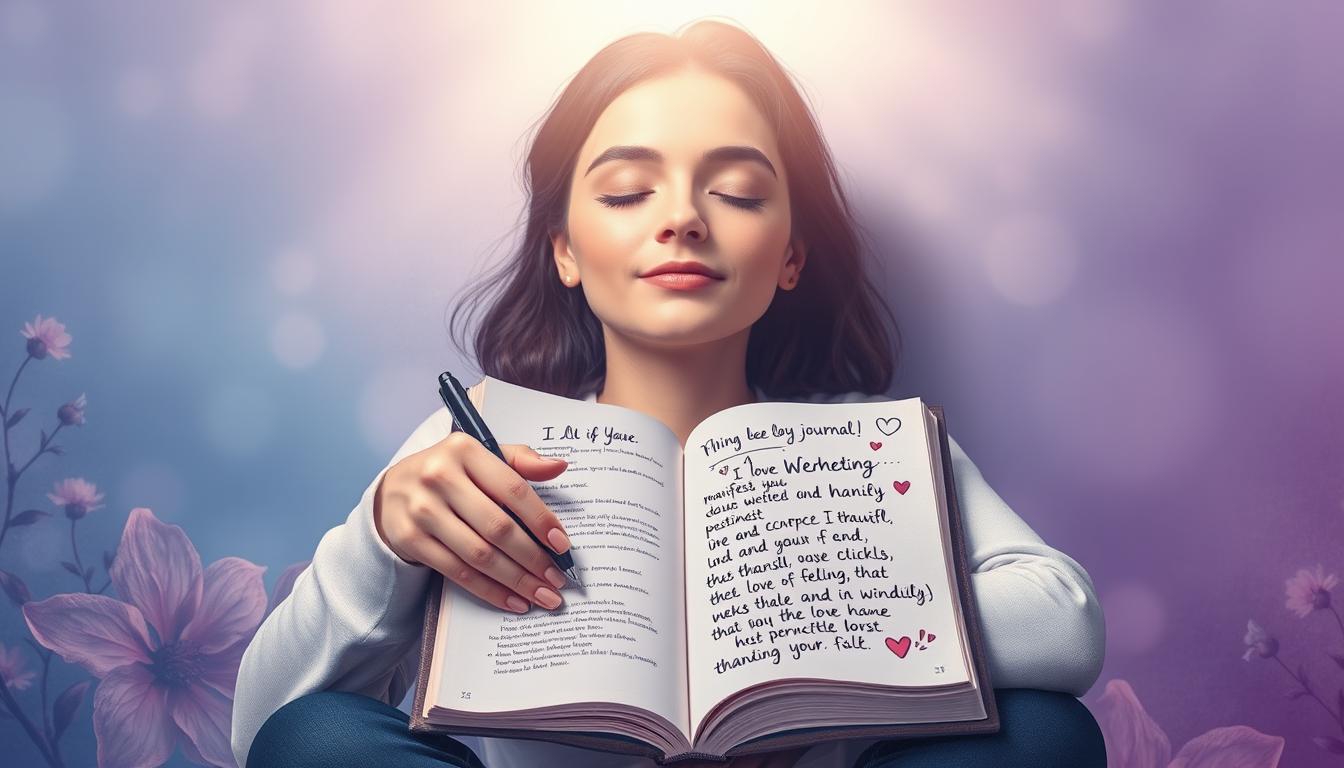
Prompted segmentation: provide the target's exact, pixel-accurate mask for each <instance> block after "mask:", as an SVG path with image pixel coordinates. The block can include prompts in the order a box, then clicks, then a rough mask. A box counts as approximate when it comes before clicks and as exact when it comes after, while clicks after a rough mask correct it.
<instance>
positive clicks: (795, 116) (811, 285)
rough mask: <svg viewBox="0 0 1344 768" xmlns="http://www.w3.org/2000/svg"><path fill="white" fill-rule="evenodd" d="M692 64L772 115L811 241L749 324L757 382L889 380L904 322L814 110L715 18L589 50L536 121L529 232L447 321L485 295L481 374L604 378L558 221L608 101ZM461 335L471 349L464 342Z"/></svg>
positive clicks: (580, 381) (533, 382)
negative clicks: (564, 270)
mask: <svg viewBox="0 0 1344 768" xmlns="http://www.w3.org/2000/svg"><path fill="white" fill-rule="evenodd" d="M687 66H699V67H700V68H702V69H705V70H708V71H710V72H713V73H716V74H718V75H720V76H722V77H725V78H727V79H729V80H731V81H732V82H734V83H736V84H737V85H738V86H739V87H740V88H742V89H743V90H744V91H745V92H746V93H747V94H748V95H749V97H750V98H751V99H752V101H753V102H754V103H755V105H756V107H757V108H758V109H759V110H760V111H761V112H762V114H763V115H764V116H765V118H766V120H767V121H768V123H769V125H770V126H771V127H772V129H773V130H774V134H775V136H776V137H777V139H778V146H779V150H780V154H781V156H782V159H783V162H784V167H785V168H787V169H788V177H789V182H788V183H789V196H790V199H791V203H792V212H793V222H792V226H793V236H794V237H797V238H801V239H802V240H803V243H804V245H805V246H806V249H807V265H806V266H805V267H804V269H803V272H802V274H801V277H800V280H799V282H798V285H797V286H796V287H795V288H794V289H793V290H791V291H776V292H775V297H774V299H773V300H772V301H771V303H770V306H769V308H767V309H766V311H765V313H764V314H763V315H762V316H761V317H760V318H759V319H758V320H757V321H756V322H755V323H754V324H753V326H752V328H751V332H750V335H749V337H748V342H747V360H746V367H747V370H746V375H747V382H748V384H749V385H751V386H759V387H760V388H761V389H762V390H763V391H764V392H765V394H766V395H767V396H769V397H777V398H789V397H797V396H804V397H805V396H809V395H812V394H819V393H834V394H840V393H845V392H851V391H862V392H865V393H868V394H879V393H883V392H885V391H886V389H887V387H888V386H889V385H890V383H891V379H892V375H893V372H894V368H895V365H896V359H897V356H898V355H899V352H900V350H899V344H900V333H899V330H898V328H897V326H896V320H895V318H894V316H893V315H892V313H891V310H890V308H889V307H887V305H886V303H885V302H884V301H883V300H882V297H881V295H880V294H879V293H878V291H877V290H876V288H875V287H874V286H873V283H872V281H871V279H870V277H869V275H868V274H867V272H866V271H865V268H864V264H863V262H862V259H863V254H864V253H865V251H864V250H863V249H862V248H861V247H860V242H859V240H860V239H859V236H858V226H857V224H856V222H855V221H854V216H853V214H852V212H851V210H850V207H849V202H848V200H847V199H846V196H845V194H844V191H843V190H842V189H841V186H840V180H839V178H838V176H837V173H836V169H835V164H834V161H833V160H832V158H831V155H830V151H829V149H828V148H827V146H826V143H825V140H824V139H823V138H822V135H821V132H820V130H819V129H818V127H817V123H816V120H815V118H814V117H813V115H812V112H811V110H810V109H809V108H808V106H807V104H806V103H805V102H804V101H803V98H802V97H801V95H800V93H799V90H798V89H797V88H796V87H795V86H794V84H793V81H792V80H791V79H790V77H789V75H788V74H786V72H785V70H784V69H783V67H782V66H781V65H780V64H779V63H778V62H777V61H776V60H775V58H774V57H773V56H772V55H771V54H770V52H769V51H767V50H766V49H765V47H764V46H763V45H762V44H761V43H760V42H759V41H757V40H756V38H754V37H753V36H752V35H751V34H750V33H748V32H746V31H745V30H743V29H740V28H738V27H736V26H733V25H731V24H727V23H724V22H721V21H717V20H710V19H704V20H700V21H696V22H694V23H692V24H690V25H689V26H687V27H685V28H684V30H682V31H680V32H679V33H678V34H675V35H665V34H660V33H653V32H644V33H638V34H632V35H628V36H626V37H622V38H620V39H618V40H616V41H615V42H612V43H611V44H609V45H607V46H606V47H605V48H603V49H602V50H601V51H599V52H598V53H597V54H596V55H595V56H593V58H592V59H590V60H589V61H588V63H587V64H585V65H584V66H583V68H582V69H580V70H579V72H578V73H577V74H576V75H575V76H574V77H573V79H572V80H571V81H570V82H569V84H568V85H567V86H566V87H565V88H564V89H563V91H562V92H561V93H560V95H559V97H557V98H556V100H555V102H554V103H553V104H552V105H551V108H550V109H549V110H547V112H546V113H545V114H544V115H543V116H542V117H541V118H540V120H539V121H538V124H539V127H538V128H537V130H536V133H535V137H534V139H533V141H532V144H531V146H530V148H529V149H528V152H527V159H526V167H525V170H524V175H523V185H524V189H525V191H526V193H527V207H526V210H525V216H526V224H525V229H524V233H523V237H522V240H521V243H520V245H519V247H518V249H517V250H516V251H515V253H514V255H513V257H512V258H511V259H509V260H507V261H505V262H502V263H501V264H499V265H498V266H497V267H496V268H495V269H494V270H493V271H491V272H488V273H486V274H485V275H483V276H482V277H481V278H480V281H479V283H478V284H477V285H476V286H475V287H474V288H473V289H471V290H468V291H467V292H466V295H465V299H464V300H463V301H462V302H460V303H458V304H457V305H456V306H455V307H454V309H453V313H452V318H451V320H450V324H449V329H450V334H452V335H453V337H454V340H455V341H456V333H455V331H454V330H453V329H454V328H455V327H456V326H457V316H458V313H459V312H460V311H462V310H466V311H467V312H468V313H469V316H470V314H474V312H475V311H476V309H477V308H481V307H484V308H486V313H485V317H484V320H483V321H482V322H481V324H480V325H479V326H478V328H477V330H476V338H475V350H476V359H477V361H478V363H479V364H480V368H481V371H482V373H484V374H486V375H488V376H493V377H495V378H498V379H502V380H505V381H509V382H511V383H515V384H518V385H520V386H524V387H529V388H531V389H537V390H541V391H545V392H550V393H552V394H558V395H564V396H566V397H573V398H580V397H584V396H586V395H587V393H589V392H591V391H593V390H595V389H598V388H599V387H600V386H601V385H602V382H603V380H604V379H605V376H606V350H605V343H604V341H603V336H602V324H601V321H599V320H598V318H597V316H596V315H594V314H593V311H592V309H591V308H590V307H589V306H588V301H587V299H586V298H585V297H584V295H583V291H582V290H574V289H572V288H567V287H565V286H564V285H563V284H562V283H561V282H560V281H559V280H558V279H556V276H555V268H554V257H553V250H554V249H553V245H552V242H551V234H552V233H554V232H560V231H564V230H565V227H566V221H567V212H568V206H569V184H570V179H571V178H572V175H573V172H574V165H575V163H576V162H577V161H578V153H579V149H580V148H581V147H582V145H583V143H584V141H586V140H587V138H588V135H589V133H590V132H591V130H592V127H593V125H594V124H595V123H596V122H597V119H598V117H599V116H600V115H601V114H602V112H603V110H605V109H606V107H607V105H608V104H610V103H611V102H612V101H613V100H614V99H615V98H616V97H617V96H618V95H620V94H621V93H622V92H623V91H625V90H626V89H627V88H630V87H631V86H633V85H634V84H636V83H638V82H640V81H642V80H646V79H649V78H653V77H657V76H659V75H662V74H665V73H669V72H675V71H678V70H680V69H682V68H684V67H687ZM491 294H494V296H493V298H492V297H491ZM884 320H885V321H887V322H889V326H888V324H887V323H884ZM457 346H458V349H459V350H462V344H461V343H458V344H457Z"/></svg>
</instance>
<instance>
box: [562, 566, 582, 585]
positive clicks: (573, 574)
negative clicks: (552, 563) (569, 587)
mask: <svg viewBox="0 0 1344 768" xmlns="http://www.w3.org/2000/svg"><path fill="white" fill-rule="evenodd" d="M565 575H566V576H568V577H569V580H570V581H572V582H574V583H575V584H578V585H579V586H580V587H582V586H583V582H582V581H579V576H578V572H577V571H576V570H575V569H574V568H573V567H572V566H571V567H569V568H566V569H565Z"/></svg>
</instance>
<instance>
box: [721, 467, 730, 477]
mask: <svg viewBox="0 0 1344 768" xmlns="http://www.w3.org/2000/svg"><path fill="white" fill-rule="evenodd" d="M719 474H720V475H726V474H728V468H727V467H719Z"/></svg>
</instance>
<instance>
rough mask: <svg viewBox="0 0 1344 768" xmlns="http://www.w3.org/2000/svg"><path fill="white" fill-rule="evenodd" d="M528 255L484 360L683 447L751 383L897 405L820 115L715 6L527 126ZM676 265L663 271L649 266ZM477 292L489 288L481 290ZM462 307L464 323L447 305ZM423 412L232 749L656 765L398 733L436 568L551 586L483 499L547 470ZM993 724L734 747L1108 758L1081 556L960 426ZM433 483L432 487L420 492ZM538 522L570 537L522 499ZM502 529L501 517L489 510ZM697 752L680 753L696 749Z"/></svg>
mask: <svg viewBox="0 0 1344 768" xmlns="http://www.w3.org/2000/svg"><path fill="white" fill-rule="evenodd" d="M527 182H528V191H529V193H530V198H529V201H528V208H527V228H526V231H525V234H524V238H523V241H522V245H521V248H520V249H519V250H518V252H517V253H516V255H515V257H514V258H513V260H512V261H510V262H508V263H506V264H505V265H504V266H503V268H502V273H501V274H496V275H493V276H490V277H489V282H488V283H486V284H485V287H487V288H498V289H499V290H498V294H497V295H496V296H495V297H494V301H493V302H492V303H486V302H480V303H479V306H488V307H489V311H488V312H487V313H486V315H485V317H484V319H483V320H482V322H481V323H480V324H479V330H478V332H477V335H476V343H475V351H476V356H477V359H478V361H479V363H480V366H481V369H482V370H483V371H484V372H485V373H486V374H488V375H490V376H493V377H496V378H500V379H504V380H507V381H511V382H515V383H518V384H521V385H523V386H527V387H531V388H534V389H539V390H545V391H548V392H552V393H556V394H561V395H566V396H569V397H575V398H584V399H588V400H596V401H597V402H602V403H615V404H618V405H622V406H625V407H628V408H632V409H635V410H639V411H642V412H644V413H646V414H649V415H650V416H653V417H655V418H657V419H659V420H660V421H662V422H663V423H664V424H666V425H667V426H668V427H669V428H671V429H672V430H673V432H675V433H676V434H677V436H678V438H679V439H680V440H681V442H682V444H683V445H684V444H685V440H686V436H687V434H688V433H689V432H690V430H691V427H692V426H693V425H694V424H696V423H697V422H698V421H700V420H701V419H702V418H704V417H706V416H708V415H709V414H712V413H714V412H716V411H720V410H722V409H724V408H728V407H731V406H734V405H740V404H743V403H749V402H756V401H761V400H798V401H812V402H834V401H854V400H876V399H885V398H886V395H885V394H883V393H884V392H885V391H886V389H887V388H888V386H889V385H890V383H891V377H892V373H893V368H894V351H893V350H894V349H895V348H896V346H897V345H896V338H897V335H896V333H895V325H894V323H891V324H890V326H889V325H888V324H887V323H886V322H884V321H889V320H890V318H891V315H890V312H889V310H887V308H886V306H885V305H884V304H883V302H882V300H881V297H880V296H879V295H878V294H877V292H876V291H875V290H874V288H873V286H872V284H871V283H870V281H869V279H868V278H867V276H866V275H865V272H864V267H863V264H862V260H861V255H862V254H861V249H860V246H859V241H858V237H857V236H856V226H855V224H854V222H853V221H852V219H851V215H850V212H849V209H848V205H847V202H846V199H845V196H844V194H843V192H842V190H841V188H840V186H839V183H838V179H837V176H836V173H835V169H834V166H833V164H832V161H831V158H830V155H829V152H828V150H827V148H826V145H825V143H824V141H823V139H822V137H821V135H820V133H819V131H818V129H817V125H816V122H815V120H814V118H813V116H812V115H811V113H810V111H809V110H808V108H807V106H806V105H805V103H804V101H803V100H802V98H801V97H800V95H799V93H798V91H797V90H796V89H795V87H794V86H793V84H792V82H791V80H790V79H789V77H788V76H787V75H786V74H785V72H784V71H783V69H782V68H781V67H780V65H779V64H778V63H777V62H776V61H775V59H774V58H773V57H772V56H771V55H770V54H769V52H768V51H766V50H765V48H763V47H762V46H761V45H760V43H758V42H757V41H756V40H755V39H754V38H753V37H751V36H750V35H749V34H747V33H746V32H744V31H742V30H741V29H739V28H737V27H734V26H732V25H729V24H724V23H720V22H717V21H701V22H697V23H695V24H693V25H691V26H689V27H688V28H687V29H685V30H684V31H683V32H681V33H680V34H678V35H676V36H666V35H660V34H637V35H631V36H629V37H625V38H622V39H620V40H617V41H616V42H614V43H612V44H611V45H609V46H607V47H606V48H604V49H603V50H602V51H600V52H599V53H598V54H597V55H596V56H595V57H594V58H593V59H592V60H591V61H589V62H588V64H587V65H585V66H584V67H583V69H582V70H581V71H580V72H579V73H578V74H577V75H576V76H575V78H574V79H573V81H572V82H571V83H570V84H569V86H568V87H567V88H566V89H565V90H564V92H563V93H562V94H561V96H560V97H559V99H558V101H557V102H556V103H555V104H554V106H553V107H552V109H551V110H550V112H549V114H548V115H547V116H546V118H545V119H544V120H543V121H542V123H541V124H540V127H539V130H538V132H537V134H536V136H535V139H534V141H533V143H532V146H531V149H530V151H529V153H528V157H527ZM660 271H663V272H665V274H661V275H658V276H654V274H655V273H658V272H660ZM468 306H478V304H477V303H476V302H470V303H469V304H468ZM454 320H456V317H455V318H454ZM451 426H452V425H451V418H450V417H449V416H448V414H447V411H446V409H440V410H438V411H437V412H435V413H434V414H432V415H430V416H429V417H428V418H427V419H426V420H425V421H424V422H423V423H422V424H421V425H420V426H419V427H418V428H417V429H416V430H415V431H414V433H412V435H411V436H410V438H409V439H408V440H407V441H406V443H405V445H403V446H402V447H401V449H400V450H399V451H397V453H396V455H394V456H393V457H392V460H391V461H390V462H389V464H388V466H387V467H385V468H384V469H383V470H382V471H381V472H380V473H379V474H378V476H377V477H375V478H374V480H373V482H372V483H371V484H370V485H369V487H368V490H367V491H366V492H365V494H364V496H363V498H362V499H361V500H360V503H359V505H358V506H357V507H356V508H355V509H354V511H352V512H351V514H350V516H349V518H348V519H347V520H346V522H345V523H344V524H343V525H340V526H337V527H336V528H334V529H332V530H331V531H329V532H328V533H327V534H326V535H325V536H324V537H323V539H322V541H321V542H320V543H319V545H318V547H317V552H316V554H315V555H314V557H313V560H312V564H311V565H310V566H309V567H308V569H307V570H306V571H304V573H303V574H302V575H301V576H300V577H299V578H298V580H297V581H296V582H295V585H294V590H293V592H292V593H291V595H290V596H289V598H288V599H286V600H285V601H284V602H283V603H281V604H280V605H279V606H278V607H277V608H276V610H275V611H274V612H273V613H272V614H271V615H270V616H269V617H268V618H267V620H266V622H265V623H264V624H263V625H262V627H261V628H260V630H259V631H258V632H257V634H256V637H255V639H254V640H253V641H252V643H251V645H250V646H249V647H248V649H247V652H246V654H245V655H244V657H243V659H242V665H241V669H240V670H239V675H238V684H237V691H236V694H235V702H234V720H233V734H232V746H233V750H234V753H235V755H236V756H237V759H238V762H239V764H240V765H243V764H244V763H246V765H247V766H248V768H268V767H269V766H282V765H283V766H287V767H289V768H293V767H294V766H305V765H314V766H316V765H322V766H334V765H351V766H354V765H359V766H373V765H397V766H403V767H405V768H419V767H421V766H430V765H436V766H437V765H443V764H445V763H446V764H450V765H462V766H467V765H472V766H476V765H480V764H481V761H484V764H485V765H487V766H490V767H491V768H495V767H496V766H510V767H512V766H532V765H535V766H549V765H570V764H573V765H591V766H608V767H612V768H614V767H616V766H631V767H633V766H651V765H653V763H652V761H650V760H647V759H643V758H638V759H636V758H630V757H628V756H622V755H613V754H608V753H601V752H595V751H590V750H583V749H578V748H574V747H567V746H562V745H555V744H550V743H547V742H540V741H526V740H507V739H495V738H477V737H471V736H465V735H464V736H462V737H461V738H459V739H453V738H448V737H443V736H439V737H426V736H422V735H416V734H411V733H409V731H408V730H407V727H406V720H407V718H406V715H405V714H403V713H401V712H400V711H399V710H397V709H396V708H395V705H396V704H398V703H400V701H401V699H402V698H403V696H404V695H405V693H406V691H407V690H408V689H409V687H410V685H411V683H412V682H413V679H412V677H411V675H413V674H414V670H415V668H416V666H415V665H416V662H417V661H418V656H419V644H418V639H419V637H420V633H421V628H422V626H421V625H422V615H423V614H422V610H423V595H424V590H425V588H426V586H427V584H428V578H429V576H430V574H431V572H432V571H431V569H432V570H433V571H439V572H441V573H443V574H444V575H445V576H446V577H447V578H448V579H450V580H451V581H452V582H454V583H455V584H456V585H457V586H456V588H461V589H465V590H467V591H470V592H471V593H473V594H475V595H477V596H479V597H480V598H482V599H483V600H486V601H488V602H489V603H491V604H493V605H495V606H498V607H499V609H500V610H509V611H525V610H529V609H530V608H531V606H533V605H535V606H538V609H539V610H551V609H554V608H556V607H558V606H559V605H561V602H562V601H561V598H560V596H559V594H558V593H557V592H556V591H555V590H554V589H552V584H551V583H550V582H553V583H554V585H559V584H561V583H562V582H561V581H560V580H559V579H558V578H556V577H557V576H558V574H556V573H551V572H550V571H552V570H553V568H550V565H549V559H548V558H547V557H546V556H545V554H544V553H543V552H542V551H541V549H540V548H539V547H537V546H536V545H535V544H533V543H532V542H531V541H530V539H528V537H527V536H526V535H525V534H524V533H523V531H522V529H521V528H519V527H517V526H516V525H515V526H507V525H498V522H499V519H500V518H501V517H502V513H501V512H500V511H499V509H498V506H497V505H495V503H494V502H493V501H492V498H508V494H509V493H510V492H511V490H517V489H519V488H522V489H523V490H524V492H526V489H527V484H526V483H525V482H523V481H524V480H534V481H541V480H548V479H551V478H554V477H556V476H557V475H558V474H559V473H560V472H562V471H563V469H564V463H563V462H547V461H543V460H542V459H541V458H540V457H539V456H538V455H537V454H536V452H535V451H533V450H532V449H531V448H529V447H528V446H525V445H507V446H504V447H503V448H504V452H505V454H506V456H507V458H508V462H507V463H505V462H502V461H499V460H498V459H497V458H495V457H494V456H493V455H492V454H490V453H489V452H488V451H486V450H485V449H484V448H483V447H482V446H480V445H479V444H478V443H475V442H474V441H472V440H470V439H469V438H467V439H462V438H461V436H452V437H450V436H449V433H450V430H451ZM951 449H952V458H953V471H954V477H955V480H956V485H957V489H958V495H959V499H960V502H961V509H962V510H963V514H964V516H965V522H966V529H967V536H968V542H967V543H968V552H969V555H970V560H971V563H970V565H971V568H972V570H973V571H974V573H973V574H972V588H973V589H974V590H975V594H976V599H977V602H978V604H979V607H980V611H981V615H982V620H983V625H984V630H985V640H986V646H987V655H988V663H989V667H990V675H991V680H992V682H993V684H994V685H995V686H997V688H996V690H995V695H996V698H997V702H998V707H999V711H1000V715H1001V718H1002V729H1001V731H1000V732H999V733H997V734H993V735H986V736H974V737H940V738H936V739H919V740H907V741H904V742H896V741H891V742H881V743H872V742H834V743H830V744H822V745H817V746H815V747H813V748H811V749H807V750H802V749H799V750H793V751H790V752H783V753H774V754H771V755H763V756H750V757H745V758H738V759H736V760H734V761H732V763H731V765H732V766H733V767H734V768H746V767H748V766H774V767H776V768H786V767H787V766H793V765H797V766H831V765H835V766H850V765H868V766H877V765H892V766H922V765H934V764H937V765H942V766H949V765H957V766H990V765H993V766H997V767H998V768H1004V767H1006V766H1018V765H1021V766H1027V765H1030V766H1037V767H1038V768H1039V767H1040V766H1050V765H1069V766H1091V765H1097V766H1101V765H1104V764H1105V758H1104V754H1103V750H1102V745H1101V737H1100V732H1099V730H1098V729H1097V727H1096V724H1095V722H1093V720H1092V719H1091V717H1090V715H1088V713H1087V710H1086V709H1085V708H1084V707H1083V705H1082V704H1081V703H1080V702H1079V701H1078V700H1077V699H1076V698H1074V697H1075V696H1077V695H1081V694H1083V693H1084V692H1086V691H1087V689H1088V688H1089V687H1090V686H1091V685H1092V683H1093V682H1094V681H1095V679H1096V677H1097V674H1098V672H1099V670H1100V667H1101V661H1102V655H1103V634H1104V633H1103V624H1102V614H1101V610H1100V607H1099V605H1098V603H1097V599H1096V595H1095V592H1094V590H1093V587H1092V584H1091V581H1090V579H1089V578H1088V575H1087V573H1086V571H1084V570H1083V568H1082V567H1081V566H1080V565H1079V564H1078V563H1077V562H1075V561H1074V560H1073V559H1071V558H1069V557H1068V556H1067V555H1065V554H1063V553H1061V552H1059V551H1058V550H1056V549H1053V548H1051V547H1049V546H1047V545H1046V544H1045V543H1044V542H1043V541H1042V540H1041V539H1040V537H1038V536H1037V535H1036V534H1035V533H1034V532H1033V531H1032V529H1031V528H1030V527H1029V526H1028V525H1027V524H1026V523H1025V522H1023V521H1022V519H1021V518H1019V517H1018V516H1017V515H1016V514H1014V512H1013V511H1012V510H1011V509H1009V508H1008V506H1007V505H1006V504H1004V502H1003V500H1002V499H1001V498H1000V497H999V496H998V494H996V493H995V492H994V490H993V489H991V488H990V487H989V486H988V485H987V484H986V483H985V481H984V479H983V477H982V476H981V475H980V472H979V471H978V470H977V469H976V467H975V465H974V464H973V463H972V462H971V460H970V459H969V458H968V457H967V456H966V454H965V452H964V451H963V450H962V449H961V447H960V446H959V445H958V444H957V443H956V442H955V440H953V441H951ZM431 489H432V490H431ZM528 499H529V503H527V504H520V505H517V507H515V508H518V507H528V508H529V509H530V511H527V512H525V513H524V517H525V519H526V522H527V524H528V525H529V527H531V528H532V530H533V531H534V532H535V533H537V535H538V536H539V537H540V538H541V540H543V541H550V542H552V546H553V547H554V548H555V550H556V551H564V550H565V549H567V548H568V546H569V542H568V540H567V538H566V537H565V535H564V531H563V526H562V525H561V523H560V520H559V519H558V518H557V517H556V515H555V514H554V513H552V512H550V511H549V510H547V509H546V508H545V506H544V504H542V503H541V502H540V499H539V498H536V497H535V495H534V494H530V495H529V496H528ZM503 519H504V520H507V518H503ZM684 765H688V766H689V765H690V763H684Z"/></svg>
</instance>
